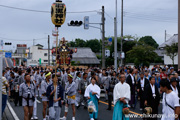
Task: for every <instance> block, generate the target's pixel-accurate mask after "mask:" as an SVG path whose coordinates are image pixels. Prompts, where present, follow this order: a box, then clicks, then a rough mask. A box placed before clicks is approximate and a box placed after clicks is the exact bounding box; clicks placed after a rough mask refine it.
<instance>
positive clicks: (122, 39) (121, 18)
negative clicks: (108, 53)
mask: <svg viewBox="0 0 180 120" xmlns="http://www.w3.org/2000/svg"><path fill="white" fill-rule="evenodd" d="M121 4H122V5H121V66H122V65H123V59H122V48H123V0H122V3H121Z"/></svg>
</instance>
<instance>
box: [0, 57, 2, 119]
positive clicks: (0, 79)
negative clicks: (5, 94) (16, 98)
mask: <svg viewBox="0 0 180 120" xmlns="http://www.w3.org/2000/svg"><path fill="white" fill-rule="evenodd" d="M2 70H3V55H0V98H1V99H0V108H1V110H2ZM1 118H2V112H0V119H1Z"/></svg>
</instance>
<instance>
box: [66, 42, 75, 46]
mask: <svg viewBox="0 0 180 120" xmlns="http://www.w3.org/2000/svg"><path fill="white" fill-rule="evenodd" d="M67 45H68V46H69V47H76V43H75V42H74V41H70V42H68V43H67Z"/></svg>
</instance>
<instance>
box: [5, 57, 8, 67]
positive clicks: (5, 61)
mask: <svg viewBox="0 0 180 120" xmlns="http://www.w3.org/2000/svg"><path fill="white" fill-rule="evenodd" d="M5 62H6V66H7V67H9V65H8V62H7V59H6V58H5Z"/></svg>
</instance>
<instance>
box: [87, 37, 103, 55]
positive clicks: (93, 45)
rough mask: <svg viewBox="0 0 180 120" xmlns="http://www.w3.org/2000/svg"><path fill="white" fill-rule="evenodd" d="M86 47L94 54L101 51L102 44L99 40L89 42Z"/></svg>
mask: <svg viewBox="0 0 180 120" xmlns="http://www.w3.org/2000/svg"><path fill="white" fill-rule="evenodd" d="M86 47H90V48H91V49H92V51H93V52H95V53H97V52H100V50H101V43H100V41H99V40H98V39H92V40H87V41H86Z"/></svg>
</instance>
